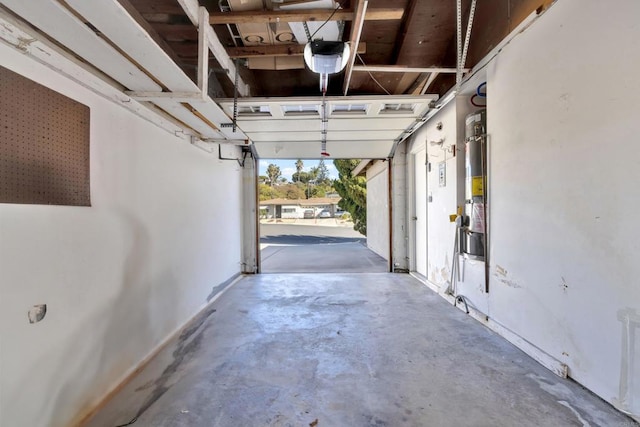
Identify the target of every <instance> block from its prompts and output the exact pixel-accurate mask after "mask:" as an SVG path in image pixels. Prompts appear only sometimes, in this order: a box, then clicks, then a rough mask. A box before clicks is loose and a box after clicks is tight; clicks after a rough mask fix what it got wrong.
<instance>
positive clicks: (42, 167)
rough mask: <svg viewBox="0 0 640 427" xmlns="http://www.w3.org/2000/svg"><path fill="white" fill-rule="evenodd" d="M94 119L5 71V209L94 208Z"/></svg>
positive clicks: (1, 120) (1, 112) (1, 174)
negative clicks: (91, 180)
mask: <svg viewBox="0 0 640 427" xmlns="http://www.w3.org/2000/svg"><path fill="white" fill-rule="evenodd" d="M89 113H90V111H89V107H87V106H86V105H83V104H81V103H79V102H77V101H74V100H73V99H71V98H67V97H66V96H64V95H62V94H60V93H58V92H55V91H53V90H51V89H49V88H46V87H44V86H42V85H40V84H38V83H36V82H34V81H32V80H29V79H27V78H25V77H22V76H21V75H19V74H16V73H14V72H13V71H10V70H8V69H6V68H4V67H0V203H25V204H44V205H69V206H90V205H91V198H90V194H89Z"/></svg>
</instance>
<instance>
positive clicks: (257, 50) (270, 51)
mask: <svg viewBox="0 0 640 427" xmlns="http://www.w3.org/2000/svg"><path fill="white" fill-rule="evenodd" d="M366 51H367V44H366V43H359V44H358V53H365V52H366ZM227 53H228V54H229V57H231V58H262V57H267V56H301V55H303V54H304V45H303V44H287V45H265V46H247V47H229V48H227Z"/></svg>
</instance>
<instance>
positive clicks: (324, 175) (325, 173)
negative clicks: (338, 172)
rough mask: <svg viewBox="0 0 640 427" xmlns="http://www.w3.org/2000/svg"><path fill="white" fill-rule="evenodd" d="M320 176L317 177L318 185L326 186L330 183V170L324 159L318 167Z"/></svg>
mask: <svg viewBox="0 0 640 427" xmlns="http://www.w3.org/2000/svg"><path fill="white" fill-rule="evenodd" d="M317 171H318V174H317V176H316V182H317V183H318V184H326V183H328V182H329V169H328V168H327V165H325V164H324V159H320V162H319V163H318V167H317Z"/></svg>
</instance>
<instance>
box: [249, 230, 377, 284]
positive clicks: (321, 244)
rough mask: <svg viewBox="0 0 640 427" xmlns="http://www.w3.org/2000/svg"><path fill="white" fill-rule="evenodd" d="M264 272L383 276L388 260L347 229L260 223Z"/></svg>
mask: <svg viewBox="0 0 640 427" xmlns="http://www.w3.org/2000/svg"><path fill="white" fill-rule="evenodd" d="M260 231H261V234H262V237H261V238H260V248H261V251H260V252H261V258H262V259H261V270H262V272H263V273H384V272H387V271H388V266H387V261H386V260H385V259H384V258H382V257H381V256H379V255H378V254H376V253H375V252H373V251H371V250H370V249H368V248H367V246H366V238H365V237H364V236H363V235H361V234H360V233H358V232H357V231H354V230H353V229H352V228H347V227H328V226H322V225H312V224H309V225H304V226H300V225H296V224H261V227H260Z"/></svg>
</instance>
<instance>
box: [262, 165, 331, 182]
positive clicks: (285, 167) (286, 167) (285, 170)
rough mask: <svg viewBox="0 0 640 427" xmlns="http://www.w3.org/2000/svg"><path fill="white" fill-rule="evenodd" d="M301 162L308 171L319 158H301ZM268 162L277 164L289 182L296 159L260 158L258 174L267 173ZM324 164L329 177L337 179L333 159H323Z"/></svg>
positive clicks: (293, 171) (304, 169)
mask: <svg viewBox="0 0 640 427" xmlns="http://www.w3.org/2000/svg"><path fill="white" fill-rule="evenodd" d="M303 162H304V167H303V168H302V170H303V171H305V172H308V171H309V170H310V169H311V168H312V167H314V166H318V163H319V162H320V160H303ZM270 163H273V164H274V165H276V166H279V167H280V171H281V172H282V176H283V177H284V178H287V181H289V182H291V175H293V174H294V173H296V160H280V159H277V160H276V159H260V175H266V174H267V166H269V164H270ZM324 164H325V166H326V167H327V169H328V170H329V178H330V179H338V171H337V169H336V167H335V166H334V165H333V160H326V159H325V161H324Z"/></svg>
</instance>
